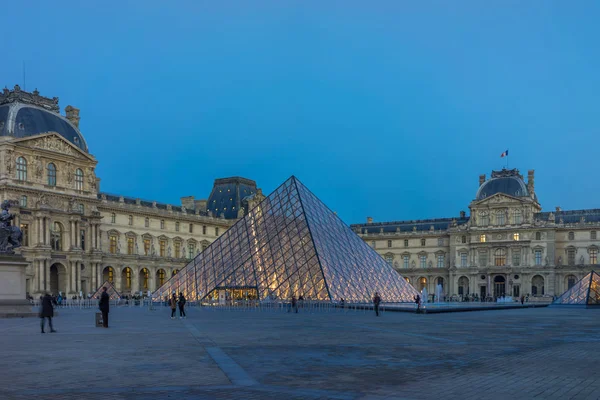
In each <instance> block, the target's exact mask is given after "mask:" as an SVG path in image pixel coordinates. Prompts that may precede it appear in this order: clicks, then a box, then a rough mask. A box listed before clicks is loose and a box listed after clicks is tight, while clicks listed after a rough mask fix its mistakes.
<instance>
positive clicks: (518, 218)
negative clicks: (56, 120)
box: [513, 210, 523, 225]
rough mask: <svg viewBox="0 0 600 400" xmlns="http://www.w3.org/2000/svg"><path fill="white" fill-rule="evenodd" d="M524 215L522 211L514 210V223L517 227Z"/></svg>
mask: <svg viewBox="0 0 600 400" xmlns="http://www.w3.org/2000/svg"><path fill="white" fill-rule="evenodd" d="M522 215H523V214H522V213H521V210H514V211H513V223H514V224H515V225H517V224H520V223H521V218H522Z"/></svg>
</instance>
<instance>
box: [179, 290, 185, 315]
mask: <svg viewBox="0 0 600 400" xmlns="http://www.w3.org/2000/svg"><path fill="white" fill-rule="evenodd" d="M184 307H185V296H184V295H183V293H179V319H181V318H185V310H184Z"/></svg>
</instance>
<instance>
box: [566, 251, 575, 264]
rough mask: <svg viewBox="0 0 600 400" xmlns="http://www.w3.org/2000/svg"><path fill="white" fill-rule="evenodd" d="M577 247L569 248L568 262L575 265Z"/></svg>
mask: <svg viewBox="0 0 600 400" xmlns="http://www.w3.org/2000/svg"><path fill="white" fill-rule="evenodd" d="M575 253H576V250H575V249H569V250H567V262H568V264H569V265H575Z"/></svg>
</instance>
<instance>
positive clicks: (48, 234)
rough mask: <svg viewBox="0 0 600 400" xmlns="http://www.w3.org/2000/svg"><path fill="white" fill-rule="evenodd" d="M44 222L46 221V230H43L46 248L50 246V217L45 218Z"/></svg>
mask: <svg viewBox="0 0 600 400" xmlns="http://www.w3.org/2000/svg"><path fill="white" fill-rule="evenodd" d="M44 220H45V221H46V230H45V232H46V242H45V244H46V245H47V246H48V245H50V217H45V218H44ZM61 239H62V238H61Z"/></svg>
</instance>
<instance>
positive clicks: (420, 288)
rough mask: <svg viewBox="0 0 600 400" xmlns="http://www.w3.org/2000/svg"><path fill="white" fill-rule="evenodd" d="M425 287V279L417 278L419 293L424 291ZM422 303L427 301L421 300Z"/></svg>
mask: <svg viewBox="0 0 600 400" xmlns="http://www.w3.org/2000/svg"><path fill="white" fill-rule="evenodd" d="M425 286H427V278H425V277H422V278H419V291H421V290H423V289H425ZM423 301H427V299H423Z"/></svg>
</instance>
